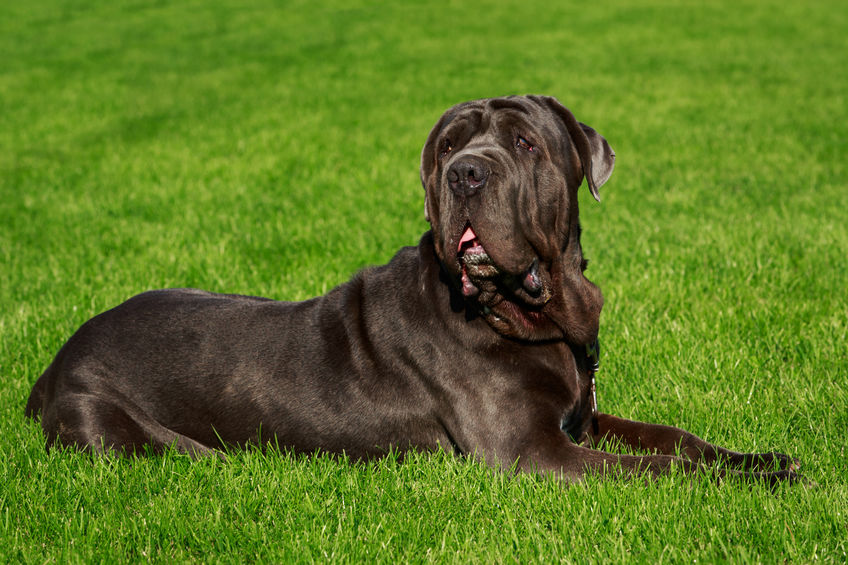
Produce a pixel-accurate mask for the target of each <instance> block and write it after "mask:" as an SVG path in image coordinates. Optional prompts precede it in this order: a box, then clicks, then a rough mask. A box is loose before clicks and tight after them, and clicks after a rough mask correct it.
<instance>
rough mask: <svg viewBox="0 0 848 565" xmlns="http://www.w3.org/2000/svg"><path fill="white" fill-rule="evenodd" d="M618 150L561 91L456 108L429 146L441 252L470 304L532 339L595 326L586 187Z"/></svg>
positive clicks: (429, 208)
mask: <svg viewBox="0 0 848 565" xmlns="http://www.w3.org/2000/svg"><path fill="white" fill-rule="evenodd" d="M614 161H615V154H614V153H613V151H612V149H610V146H609V144H607V142H606V140H605V139H604V138H603V137H601V136H600V135H599V134H598V133H597V132H596V131H595V130H593V129H592V128H590V127H588V126H586V125H584V124H581V123H579V122H577V120H576V119H575V118H574V116H573V115H572V114H571V112H570V111H569V110H568V109H566V108H565V107H563V106H562V105H561V104H560V103H559V102H558V101H557V100H556V99H555V98H550V97H543V96H510V97H507V98H491V99H485V100H475V101H472V102H466V103H464V104H459V105H457V106H454V107H453V108H451V109H450V110H448V111H447V112H446V113H445V114H444V115H443V116H442V117H441V119H439V121H438V123H436V125H435V127H434V128H433V130H432V131H431V132H430V136H429V137H428V139H427V143H426V144H425V146H424V150H423V152H422V155H421V182H422V184H423V185H424V189H425V191H426V203H425V209H426V213H427V219H428V221H429V222H430V224H431V226H432V228H433V240H434V243H435V246H436V254H437V255H438V257H439V260H440V261H441V262H442V265H443V266H444V269H445V271H446V272H447V273H448V275H449V277H451V279H452V280H453V283H454V284H455V286H456V289H457V291H458V292H460V293H461V294H462V296H463V297H464V298H465V300H466V304H467V305H468V306H469V307H470V308H471V309H472V310H473V311H475V312H478V313H479V314H480V315H482V316H483V317H484V318H485V319H486V321H487V322H488V323H489V324H490V325H491V326H492V328H494V329H495V330H496V331H498V332H500V333H502V334H504V335H508V336H511V337H515V338H519V339H527V340H545V339H558V338H564V339H566V340H567V341H569V342H571V343H574V344H585V343H590V342H592V341H593V340H594V339H595V338H596V337H597V332H598V321H599V316H600V311H601V306H602V304H603V299H602V297H601V293H600V291H599V290H598V288H597V287H596V286H595V285H594V284H592V283H591V282H590V281H589V280H588V279H586V278H585V277H584V276H583V271H584V269H585V268H586V262H585V260H584V259H583V253H582V250H581V248H580V224H579V221H578V214H577V189H578V187H579V186H580V184H581V183H582V181H583V178H584V177H585V178H586V180H587V184H588V185H589V190H590V191H591V192H592V195H593V196H594V197H595V198H596V199H597V200H600V197H599V194H598V188H599V187H600V186H601V185H602V184H603V183H604V182H606V180H607V179H608V178H609V176H610V174H611V173H612V169H613V164H614Z"/></svg>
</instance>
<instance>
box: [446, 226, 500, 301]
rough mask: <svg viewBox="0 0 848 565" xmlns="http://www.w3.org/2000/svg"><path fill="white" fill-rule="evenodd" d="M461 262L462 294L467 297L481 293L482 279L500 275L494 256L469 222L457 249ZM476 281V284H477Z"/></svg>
mask: <svg viewBox="0 0 848 565" xmlns="http://www.w3.org/2000/svg"><path fill="white" fill-rule="evenodd" d="M456 254H457V258H458V259H459V264H460V266H461V267H462V272H461V273H462V274H461V277H460V281H461V283H462V294H463V296H465V297H466V298H472V297H474V296H477V295H478V294H479V293H480V288H479V286H478V284H480V281H483V280H488V279H492V278H494V277H496V276H498V273H499V271H498V268H497V266H495V263H494V261H492V258H491V257H489V254H488V253H487V252H486V248H485V247H483V244H482V243H480V240H479V239H477V234H476V233H474V229H473V228H472V227H471V224H467V225H466V227H465V230H464V231H463V232H462V236H461V237H460V238H459V245H458V246H457V249H456ZM475 281H476V284H475Z"/></svg>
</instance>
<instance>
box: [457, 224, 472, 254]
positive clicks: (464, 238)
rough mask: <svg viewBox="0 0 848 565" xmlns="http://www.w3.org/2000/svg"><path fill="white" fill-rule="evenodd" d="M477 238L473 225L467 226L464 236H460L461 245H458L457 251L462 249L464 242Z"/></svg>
mask: <svg viewBox="0 0 848 565" xmlns="http://www.w3.org/2000/svg"><path fill="white" fill-rule="evenodd" d="M475 239H477V234H476V233H474V230H472V229H471V226H468V227H467V228H465V231H464V232H462V237H461V238H459V245H458V246H457V248H456V250H457V251H462V244H463V243H465V242H466V241H474V240H475Z"/></svg>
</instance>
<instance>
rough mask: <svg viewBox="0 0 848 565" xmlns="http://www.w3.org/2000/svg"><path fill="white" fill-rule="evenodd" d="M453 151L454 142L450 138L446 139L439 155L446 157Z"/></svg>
mask: <svg viewBox="0 0 848 565" xmlns="http://www.w3.org/2000/svg"><path fill="white" fill-rule="evenodd" d="M451 151H453V144H452V143H451V142H450V139H446V140H445V141H444V143H442V149H441V150H440V151H439V157H444V156H445V155H447V154H448V153H450V152H451Z"/></svg>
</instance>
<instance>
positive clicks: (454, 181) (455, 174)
mask: <svg viewBox="0 0 848 565" xmlns="http://www.w3.org/2000/svg"><path fill="white" fill-rule="evenodd" d="M488 178H489V167H488V166H486V163H485V162H484V161H483V160H482V159H478V158H476V157H463V158H461V159H458V160H456V161H454V162H453V163H452V164H451V166H450V167H449V168H448V185H449V186H450V188H451V190H453V191H454V192H455V193H456V194H457V195H459V196H471V195H472V194H475V193H476V192H477V191H478V190H480V189H481V188H483V187H484V186H486V180H487V179H488Z"/></svg>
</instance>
